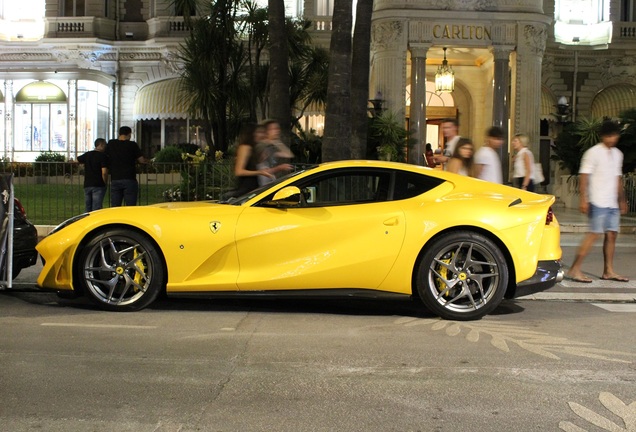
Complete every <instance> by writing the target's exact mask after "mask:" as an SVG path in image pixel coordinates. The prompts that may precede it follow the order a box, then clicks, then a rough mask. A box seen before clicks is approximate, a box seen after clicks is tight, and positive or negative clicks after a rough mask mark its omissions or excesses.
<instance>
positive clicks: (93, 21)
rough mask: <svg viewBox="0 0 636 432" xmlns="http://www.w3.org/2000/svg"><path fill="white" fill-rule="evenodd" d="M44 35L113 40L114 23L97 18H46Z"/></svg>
mask: <svg viewBox="0 0 636 432" xmlns="http://www.w3.org/2000/svg"><path fill="white" fill-rule="evenodd" d="M44 22H45V30H44V34H45V37H47V38H100V39H106V40H114V39H115V21H114V20H110V19H106V18H99V17H48V18H45V20H44Z"/></svg>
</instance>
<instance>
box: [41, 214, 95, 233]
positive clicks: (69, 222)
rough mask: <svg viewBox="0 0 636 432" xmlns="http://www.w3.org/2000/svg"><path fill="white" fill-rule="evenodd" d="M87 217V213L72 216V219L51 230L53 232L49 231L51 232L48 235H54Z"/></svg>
mask: <svg viewBox="0 0 636 432" xmlns="http://www.w3.org/2000/svg"><path fill="white" fill-rule="evenodd" d="M88 215H89V213H82V214H80V215H77V216H73V217H72V218H70V219H66V220H65V221H64V222H62V223H61V224H59V225H58V226H56V227H55V228H53V231H51V232H50V233H49V235H51V234H54V233H56V232H58V231H60V230H61V229H63V228H66V227H67V226H69V225H70V224H72V223H75V222H77V221H78V220H80V219H84V218H85V217H86V216H88Z"/></svg>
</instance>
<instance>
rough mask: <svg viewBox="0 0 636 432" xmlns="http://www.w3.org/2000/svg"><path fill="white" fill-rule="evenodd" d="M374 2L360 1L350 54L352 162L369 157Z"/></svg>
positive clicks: (370, 0)
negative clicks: (369, 106) (369, 103)
mask: <svg viewBox="0 0 636 432" xmlns="http://www.w3.org/2000/svg"><path fill="white" fill-rule="evenodd" d="M372 13H373V0H358V5H357V7H356V26H355V30H354V33H353V49H352V55H351V76H352V77H353V79H352V80H351V129H352V130H351V159H365V158H366V156H367V131H368V128H369V115H368V108H367V105H368V99H369V52H370V49H371V15H372Z"/></svg>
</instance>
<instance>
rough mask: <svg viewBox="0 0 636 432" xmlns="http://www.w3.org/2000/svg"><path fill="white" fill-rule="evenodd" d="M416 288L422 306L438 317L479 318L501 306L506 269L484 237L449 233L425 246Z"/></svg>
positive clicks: (499, 253) (506, 281)
mask: <svg viewBox="0 0 636 432" xmlns="http://www.w3.org/2000/svg"><path fill="white" fill-rule="evenodd" d="M416 286H417V291H418V294H419V296H420V298H421V299H422V302H423V303H424V305H425V306H426V307H427V308H428V309H430V311H431V312H433V313H435V314H436V315H439V316H440V317H441V318H444V319H448V320H457V321H466V320H474V319H479V318H481V317H483V316H484V315H487V314H489V313H490V312H492V311H493V310H494V309H495V308H496V307H497V306H498V305H499V303H501V300H502V299H503V297H504V294H505V292H506V288H507V286H508V266H507V264H506V259H505V257H504V255H503V253H502V252H501V250H500V249H499V247H498V246H497V245H496V244H495V243H494V242H493V241H492V240H490V239H489V238H488V237H486V236H484V235H482V234H479V233H475V232H471V231H458V232H453V233H449V234H446V235H443V236H441V237H440V238H438V239H436V240H435V241H434V242H433V243H432V244H431V245H430V246H427V247H426V252H425V253H424V255H423V256H422V258H421V260H420V262H419V266H418V269H417V280H416Z"/></svg>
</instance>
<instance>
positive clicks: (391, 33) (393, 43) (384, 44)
mask: <svg viewBox="0 0 636 432" xmlns="http://www.w3.org/2000/svg"><path fill="white" fill-rule="evenodd" d="M403 34H404V24H403V23H402V22H401V21H384V22H380V23H374V24H373V27H372V28H371V47H372V48H373V50H374V51H375V50H379V49H391V48H398V47H399V46H400V41H401V39H402V35H403Z"/></svg>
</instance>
